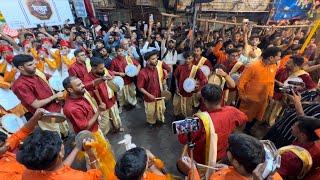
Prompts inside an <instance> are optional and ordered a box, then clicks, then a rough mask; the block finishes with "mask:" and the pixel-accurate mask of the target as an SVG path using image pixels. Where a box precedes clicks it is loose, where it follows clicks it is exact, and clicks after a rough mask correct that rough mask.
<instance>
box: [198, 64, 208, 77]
mask: <svg viewBox="0 0 320 180" xmlns="http://www.w3.org/2000/svg"><path fill="white" fill-rule="evenodd" d="M200 69H201V71H202V72H203V74H204V75H205V76H206V77H208V76H209V75H210V68H209V67H208V66H206V65H203V66H201V67H200Z"/></svg>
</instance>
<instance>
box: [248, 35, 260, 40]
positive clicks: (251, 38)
mask: <svg viewBox="0 0 320 180" xmlns="http://www.w3.org/2000/svg"><path fill="white" fill-rule="evenodd" d="M254 38H259V39H260V37H259V35H258V34H252V35H251V36H250V40H253V39H254Z"/></svg>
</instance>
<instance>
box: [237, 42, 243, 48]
mask: <svg viewBox="0 0 320 180" xmlns="http://www.w3.org/2000/svg"><path fill="white" fill-rule="evenodd" d="M236 48H244V44H242V43H239V44H238V45H237V47H236Z"/></svg>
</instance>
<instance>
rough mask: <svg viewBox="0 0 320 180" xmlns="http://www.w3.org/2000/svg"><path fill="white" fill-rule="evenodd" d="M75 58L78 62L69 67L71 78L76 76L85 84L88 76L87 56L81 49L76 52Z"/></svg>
mask: <svg viewBox="0 0 320 180" xmlns="http://www.w3.org/2000/svg"><path fill="white" fill-rule="evenodd" d="M74 56H75V57H76V62H75V63H73V64H72V65H71V66H70V67H69V69H68V73H69V76H75V77H77V78H79V79H80V80H81V81H82V82H84V77H85V76H86V75H88V70H87V67H86V63H85V61H86V59H87V55H86V53H85V52H84V51H83V50H81V49H80V50H75V51H74Z"/></svg>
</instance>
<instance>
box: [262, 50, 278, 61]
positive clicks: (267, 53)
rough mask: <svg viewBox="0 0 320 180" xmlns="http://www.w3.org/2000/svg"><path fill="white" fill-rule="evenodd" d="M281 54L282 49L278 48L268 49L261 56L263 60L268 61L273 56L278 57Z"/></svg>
mask: <svg viewBox="0 0 320 180" xmlns="http://www.w3.org/2000/svg"><path fill="white" fill-rule="evenodd" d="M279 52H281V49H280V48H278V47H268V48H267V49H265V50H264V51H263V53H262V54H261V56H262V57H263V59H267V58H269V57H271V56H276V55H277V54H278V53H279Z"/></svg>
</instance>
